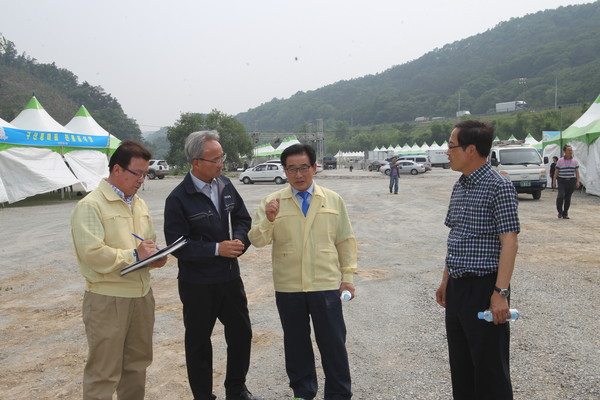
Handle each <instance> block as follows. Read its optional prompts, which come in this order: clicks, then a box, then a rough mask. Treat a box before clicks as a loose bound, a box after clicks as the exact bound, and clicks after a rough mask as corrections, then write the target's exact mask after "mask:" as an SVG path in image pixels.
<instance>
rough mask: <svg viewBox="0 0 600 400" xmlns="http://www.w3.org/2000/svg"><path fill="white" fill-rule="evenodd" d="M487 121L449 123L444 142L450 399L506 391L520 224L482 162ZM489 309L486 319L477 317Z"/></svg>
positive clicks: (499, 182) (444, 297) (498, 179)
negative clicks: (453, 177) (449, 176)
mask: <svg viewBox="0 0 600 400" xmlns="http://www.w3.org/2000/svg"><path fill="white" fill-rule="evenodd" d="M493 137H494V128H492V127H491V126H490V125H488V124H486V123H484V122H481V121H475V120H468V121H461V122H459V123H458V124H456V125H455V129H454V130H453V131H452V134H451V135H450V140H449V142H448V152H447V154H448V159H449V160H450V166H451V167H452V169H453V170H455V171H458V172H462V176H461V177H460V178H459V179H458V181H457V182H456V183H455V185H454V189H453V190H452V196H451V198H450V206H449V208H448V214H447V216H446V220H445V225H446V226H448V227H449V228H450V233H449V235H448V252H447V255H446V267H445V268H444V273H443V278H442V283H441V284H440V287H439V288H438V290H437V292H436V300H437V302H438V304H440V305H441V306H442V307H445V309H446V334H447V338H448V351H449V359H450V372H451V376H452V392H453V396H454V399H484V398H485V399H503V400H505V399H512V398H513V395H512V385H511V382H510V370H509V342H510V331H509V324H507V323H506V319H507V318H506V317H507V314H508V312H509V294H510V290H509V289H510V279H511V277H512V273H513V269H514V265H515V258H516V255H517V249H518V240H517V234H518V233H519V231H520V225H519V217H518V213H517V207H518V201H517V193H516V192H515V189H514V187H513V185H512V183H511V182H510V181H509V180H506V179H505V178H503V177H502V176H501V175H500V174H498V173H497V172H496V171H494V170H492V168H491V167H490V165H489V163H488V161H487V157H488V155H489V153H490V149H491V147H492V141H493ZM486 309H490V310H491V311H492V314H493V317H494V321H493V323H488V322H486V321H484V320H479V319H478V318H477V313H478V312H479V311H484V310H486Z"/></svg>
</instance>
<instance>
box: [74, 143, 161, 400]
mask: <svg viewBox="0 0 600 400" xmlns="http://www.w3.org/2000/svg"><path fill="white" fill-rule="evenodd" d="M150 158H151V154H150V152H149V151H148V150H147V149H146V148H145V147H143V146H142V145H141V144H139V143H136V142H134V141H130V140H126V141H123V142H122V143H121V145H120V146H119V148H118V149H117V150H116V151H115V152H114V154H113V155H112V157H111V158H110V161H109V170H110V174H109V177H108V179H107V180H102V181H100V184H99V185H98V188H96V189H95V190H94V191H92V192H91V193H90V194H88V195H87V196H86V197H85V198H84V199H82V200H81V201H80V202H79V203H78V204H77V206H76V207H75V209H74V210H73V213H72V215H71V232H72V235H73V244H74V245H75V252H76V253H77V261H78V263H79V269H80V270H81V274H82V275H83V276H84V278H85V281H86V287H85V294H84V297H83V322H84V324H85V332H86V335H87V340H88V347H89V351H88V358H87V363H86V365H85V369H84V373H83V398H84V399H95V400H101V399H102V400H110V399H112V398H113V393H114V392H115V391H116V392H117V396H118V398H119V399H120V400H121V399H127V400H137V399H139V400H142V399H143V398H144V389H145V382H146V368H147V367H148V366H149V365H150V363H151V362H152V331H153V328H154V297H153V295H152V289H151V288H150V272H149V269H148V268H140V269H137V270H135V271H133V272H131V273H129V274H127V275H123V276H121V274H120V271H121V269H123V268H124V267H126V266H127V265H129V264H132V263H133V262H135V261H137V260H143V259H145V258H147V257H149V256H151V255H152V254H154V253H156V244H155V243H154V240H155V239H156V234H155V232H154V227H153V225H152V220H151V219H150V213H149V211H148V207H147V206H146V203H145V202H144V201H143V200H142V199H140V198H139V197H138V196H137V195H136V192H137V191H138V189H139V188H140V187H141V185H142V184H143V182H144V179H145V178H146V173H147V172H148V165H149V160H150ZM133 234H136V235H138V236H139V237H141V238H145V239H146V240H144V241H142V242H141V243H140V241H139V240H138V239H136V237H134V236H133ZM166 261H167V258H166V257H163V258H161V259H159V260H156V261H154V262H153V263H152V264H150V267H154V268H157V267H162V266H163V265H165V263H166Z"/></svg>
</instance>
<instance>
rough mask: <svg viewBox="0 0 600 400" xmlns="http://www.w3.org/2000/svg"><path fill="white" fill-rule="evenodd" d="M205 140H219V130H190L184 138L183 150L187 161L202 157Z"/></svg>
mask: <svg viewBox="0 0 600 400" xmlns="http://www.w3.org/2000/svg"><path fill="white" fill-rule="evenodd" d="M207 140H216V141H217V142H218V141H219V132H217V131H198V132H192V133H190V134H189V135H188V137H187V138H186V139H185V145H184V147H183V150H184V151H185V156H186V158H187V160H188V161H189V162H192V160H196V159H198V158H201V157H202V153H203V152H204V143H206V141H207Z"/></svg>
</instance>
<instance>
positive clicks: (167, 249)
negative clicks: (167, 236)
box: [121, 236, 189, 276]
mask: <svg viewBox="0 0 600 400" xmlns="http://www.w3.org/2000/svg"><path fill="white" fill-rule="evenodd" d="M188 242H189V239H188V238H185V237H183V236H181V237H180V238H179V239H177V240H176V241H174V242H173V243H171V244H170V245H169V246H167V247H163V248H162V249H160V250H159V251H157V252H156V253H154V254H152V255H151V256H150V257H148V258H145V259H143V260H140V261H137V262H134V263H133V264H129V265H128V266H126V267H125V268H123V269H122V270H121V276H123V275H125V274H128V273H130V272H132V271H135V270H136V269H139V268H142V267H145V266H147V265H148V264H151V263H152V262H153V261H156V260H158V259H159V258H163V257H165V256H167V255H169V254H171V253H172V252H174V251H176V250H178V249H180V248H182V247H183V246H185V245H186V244H188Z"/></svg>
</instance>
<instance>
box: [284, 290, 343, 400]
mask: <svg viewBox="0 0 600 400" xmlns="http://www.w3.org/2000/svg"><path fill="white" fill-rule="evenodd" d="M275 299H276V302H277V309H278V310H279V317H280V319H281V326H282V328H283V344H284V350H285V369H286V372H287V374H288V377H289V379H290V387H291V388H292V390H293V391H294V397H301V398H304V399H312V398H314V397H315V395H316V394H317V389H318V387H317V372H316V368H315V356H314V353H313V347H312V342H311V338H310V320H311V318H312V323H313V328H314V330H315V339H316V341H317V346H318V347H319V352H320V353H321V361H322V365H323V371H324V372H325V392H324V393H325V400H341V399H350V398H352V390H351V389H352V388H351V386H352V385H351V379H350V367H349V365H348V353H347V351H346V324H345V323H344V315H343V313H342V303H341V301H340V293H339V291H338V290H326V291H319V292H300V293H283V292H276V293H275Z"/></svg>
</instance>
